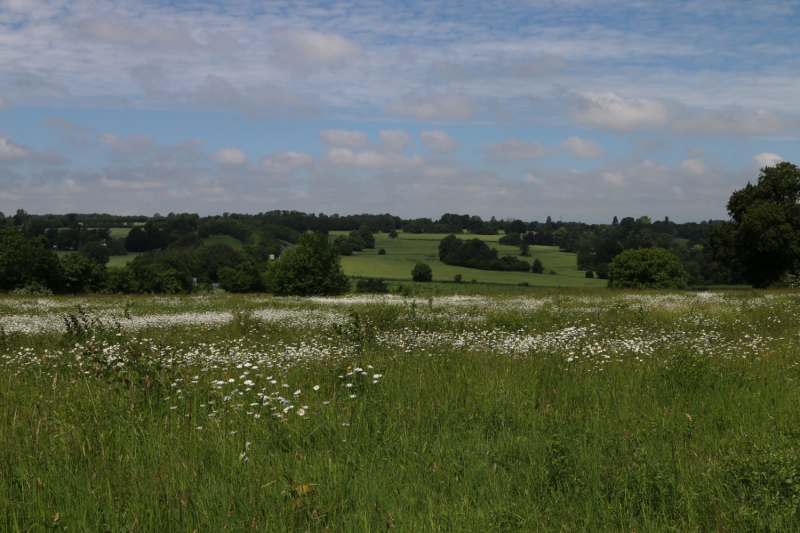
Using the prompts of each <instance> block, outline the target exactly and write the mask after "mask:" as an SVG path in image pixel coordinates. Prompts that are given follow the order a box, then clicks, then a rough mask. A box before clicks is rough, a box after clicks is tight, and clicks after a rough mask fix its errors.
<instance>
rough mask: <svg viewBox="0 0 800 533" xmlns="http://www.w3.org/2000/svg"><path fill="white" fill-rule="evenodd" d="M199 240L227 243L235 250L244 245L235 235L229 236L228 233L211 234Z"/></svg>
mask: <svg viewBox="0 0 800 533" xmlns="http://www.w3.org/2000/svg"><path fill="white" fill-rule="evenodd" d="M201 240H202V241H203V243H204V244H227V245H228V246H230V247H231V248H233V249H235V250H236V249H239V248H241V247H242V246H244V243H243V242H242V241H240V240H239V239H237V238H236V237H231V236H230V235H212V236H210V237H206V238H205V239H201Z"/></svg>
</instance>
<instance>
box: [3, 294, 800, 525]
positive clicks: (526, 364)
mask: <svg viewBox="0 0 800 533" xmlns="http://www.w3.org/2000/svg"><path fill="white" fill-rule="evenodd" d="M629 296H630V295H629V294H617V295H612V296H606V295H603V296H590V297H585V296H582V295H581V293H577V292H575V291H572V292H569V293H552V294H551V295H550V296H549V297H547V298H546V299H545V300H543V301H542V303H541V305H539V304H537V305H536V306H535V307H533V308H531V309H527V310H522V309H521V308H520V305H521V304H520V303H519V300H516V299H504V298H496V299H491V300H477V301H476V302H475V304H474V307H469V306H468V305H467V306H463V305H462V307H460V308H459V309H458V310H456V311H453V310H452V309H448V308H449V307H452V303H447V302H443V303H441V304H439V303H437V300H436V299H431V300H418V301H416V302H413V303H411V302H406V303H404V304H395V303H392V304H387V303H381V302H375V303H362V302H352V303H347V302H344V303H343V304H342V305H341V306H339V307H336V306H334V307H336V309H340V308H341V310H342V313H341V314H340V315H337V317H338V318H337V320H338V322H336V323H335V324H334V325H332V326H330V327H327V326H325V327H322V326H308V327H296V326H288V325H286V324H285V323H284V324H282V323H280V322H270V321H268V320H261V319H259V318H257V317H256V315H255V312H256V311H257V310H258V309H260V308H262V307H263V306H265V305H267V306H274V307H277V308H298V309H304V310H308V311H309V312H311V311H312V310H317V311H319V310H325V309H327V308H328V307H330V304H316V303H313V302H309V301H285V300H276V301H275V302H271V301H264V300H258V301H255V300H248V299H246V298H242V299H235V298H234V299H231V298H227V299H220V300H213V302H212V305H214V306H219V307H220V308H226V309H229V310H232V311H233V314H232V318H231V319H230V320H228V321H226V322H221V323H220V324H218V325H215V326H213V327H207V326H205V327H196V326H192V325H191V324H189V325H186V326H172V327H168V328H158V327H152V328H149V329H139V330H132V329H125V327H124V320H122V321H121V324H122V327H121V328H116V327H115V326H114V325H113V324H108V325H103V324H101V323H99V322H90V323H88V325H87V327H86V328H84V329H83V330H75V329H74V328H73V330H70V331H50V332H41V333H30V334H24V335H21V334H15V335H4V336H2V344H1V345H0V348H1V349H2V357H3V360H4V361H5V366H4V367H3V376H4V379H3V383H2V388H1V389H0V391H2V392H0V409H1V410H0V413H2V414H1V416H0V469H1V471H2V475H0V530H2V531H9V532H16V531H50V530H54V531H55V530H59V531H64V530H66V531H92V532H94V531H113V532H117V531H132V530H136V531H187V532H192V531H300V532H303V531H320V532H322V531H391V530H397V531H583V530H586V531H635V532H644V531H795V530H798V529H800V518H798V515H797V511H798V506H800V485H798V484H800V458H799V457H798V454H800V439H798V437H800V429H798V428H800V410H798V401H799V400H800V394H799V393H798V390H797V389H798V387H797V383H798V377H800V376H798V374H799V372H798V366H797V363H798V357H797V356H798V351H797V347H796V338H797V337H796V334H797V332H798V331H799V328H798V326H800V314H799V313H800V305H799V304H798V300H797V299H796V298H795V297H794V295H792V294H790V293H780V294H773V295H771V297H769V298H764V297H763V295H762V294H758V293H746V294H740V295H729V296H728V297H727V298H726V299H723V300H718V301H715V302H713V303H711V304H709V303H707V302H705V301H704V300H703V299H701V298H695V297H693V296H683V295H670V294H656V295H644V296H641V298H639V297H638V296H637V297H635V298H630V297H629ZM672 296H675V298H678V299H679V300H680V301H679V304H676V305H671V304H669V305H668V303H669V302H672V300H670V298H672ZM651 297H652V298H654V299H655V300H654V302H655V303H652V305H651V304H648V298H651ZM637 298H638V299H637ZM659 298H661V299H660V300H659ZM693 298H694V299H693ZM162 300H163V299H160V300H153V302H152V308H151V307H149V306H148V300H147V299H145V298H141V299H137V300H136V302H137V306H136V307H135V308H133V312H134V313H140V314H147V313H154V312H155V311H154V310H153V309H156V308H158V309H161V307H159V306H161V305H162V304H163V302H162ZM15 302H19V300H18V299H17V300H14V301H10V302H9V301H7V302H5V303H6V304H8V306H7V309H12V308H14V305H15ZM159 302H161V303H159ZM665 302H666V303H665ZM92 303H93V302H92V301H91V299H87V301H86V304H87V306H89V307H90V308H91V305H92ZM111 303H112V304H113V303H115V302H114V300H113V299H112V300H111ZM116 303H117V304H118V307H119V308H122V307H123V305H124V303H123V299H119V300H117V301H116ZM326 306H328V307H326ZM183 308H185V306H181V307H180V309H183ZM126 309H127V310H128V312H131V308H130V306H128V307H126ZM570 328H573V329H570ZM581 328H584V329H585V332H584V333H582V336H576V334H573V333H569V335H572V336H568V335H567V333H563V332H570V331H575V330H580V331H584V330H581ZM591 331H594V332H595V333H588V332H591ZM556 334H558V335H564V336H563V339H564V340H563V346H561V347H559V344H558V343H556V344H554V345H552V346H553V347H552V348H548V349H538V348H537V349H533V348H532V349H525V350H516V351H509V350H505V349H503V348H502V346H503V343H505V345H508V342H510V341H509V339H512V338H515V339H516V338H519V339H522V338H528V337H531V338H532V337H536V336H537V335H556ZM390 335H402V336H403V339H404V341H403V342H402V343H401V342H399V341H398V342H395V341H391V342H390V341H389V340H387V339H389V338H390ZM467 335H469V337H464V336H467ZM662 335H663V338H664V339H665V340H664V341H663V342H660V343H657V344H654V345H652V348H650V349H649V351H648V352H647V354H646V355H644V354H643V353H642V351H641V350H640V351H635V350H628V351H626V350H618V351H616V352H613V351H610V350H606V351H605V352H602V351H597V353H598V354H601V355H597V356H593V355H592V353H593V352H592V350H595V348H594V344H593V343H594V342H595V340H596V339H601V340H602V339H603V338H607V339H619V340H620V342H621V341H626V342H629V343H631V346H634V347H640V346H645V344H644V340H643V339H645V338H651V337H652V338H658V337H660V336H662ZM437 336H438V337H437ZM458 336H461V337H458ZM648 336H649V337H648ZM456 337H458V338H470V339H474V342H473V343H472V344H471V345H468V346H467V345H457V344H454V343H452V342H450V341H449V340H448V339H453V338H456ZM501 337H502V339H501V341H502V342H495V341H493V340H492V339H494V338H501ZM755 337H758V339H756V340H754V339H755ZM393 338H394V337H393ZM437 338H441V339H443V340H442V341H441V342H439V341H437V340H435V339H437ZM554 338H556V337H554ZM557 338H562V337H557ZM423 339H425V340H424V341H423ZM431 339H434V340H431ZM576 339H577V340H576ZM181 343H183V344H181ZM637 343H638V344H637ZM210 344H213V345H214V350H215V351H214V350H210V349H207V345H210ZM600 344H602V343H600ZM278 345H279V346H282V347H285V348H282V349H281V350H273V352H269V353H272V354H274V357H273V356H270V357H273V358H272V359H270V358H268V357H266V356H264V355H263V354H265V353H267V350H269V349H272V348H274V347H275V346H278ZM304 346H305V347H306V348H303V347H304ZM312 346H315V347H323V346H325V347H329V348H330V353H329V354H328V355H322V356H314V357H306V356H304V355H302V354H303V353H306V352H304V351H303V350H306V349H307V348H308V347H312ZM575 346H579V347H580V348H579V349H576V348H575ZM292 347H299V348H297V351H292V350H295V348H292ZM732 347H735V348H736V349H733V348H732ZM562 348H563V349H562ZM308 349H310V348H308ZM596 350H599V348H597V349H596ZM642 350H643V349H642ZM701 352H702V353H701ZM194 353H200V354H205V355H202V357H197V358H195V359H192V357H194V356H192V355H191V354H194ZM602 353H605V354H612V355H609V357H608V358H606V357H605V356H604V355H602ZM109 354H114V355H113V357H110V356H109ZM209 354H212V355H209ZM257 354H261V355H260V356H259V355H257ZM292 354H294V355H292ZM79 358H80V359H79ZM570 359H571V360H570ZM268 360H269V361H270V362H271V364H272V366H267V363H265V362H264V361H268ZM242 361H262V362H261V363H260V368H258V369H257V370H251V371H250V372H249V374H248V375H247V376H246V377H247V378H251V379H252V380H253V381H254V385H253V386H252V387H250V388H251V389H252V390H245V387H244V385H241V383H243V382H244V381H243V379H242V376H241V374H242V372H244V371H246V370H247V369H248V368H252V367H247V366H242V367H241V368H238V365H240V364H242ZM120 362H123V363H124V364H123V365H121V366H120V365H119V363H120ZM256 364H257V363H256ZM214 365H216V366H217V368H213V366H214ZM370 367H371V368H370ZM356 368H361V369H363V371H366V372H367V375H366V376H365V375H363V374H362V373H361V372H358V371H355V369H356ZM257 374H261V375H262V377H258V376H257ZM348 374H350V375H348ZM374 375H380V377H377V378H373V376H374ZM195 376H197V379H193V378H194V377H195ZM267 376H270V377H272V378H273V380H275V381H276V382H277V383H276V384H275V385H272V384H271V383H270V381H271V380H268V379H267ZM339 376H342V377H339ZM229 379H234V380H235V383H234V384H232V385H230V387H234V386H235V387H236V392H232V391H231V389H230V388H223V389H219V388H217V387H218V386H217V385H215V383H217V382H219V381H225V382H226V383H227V381H228V380H229ZM374 381H377V383H373V382H374ZM193 382H194V383H193ZM348 383H349V384H351V385H352V387H347V386H346V385H347V384H348ZM282 384H287V385H289V386H288V387H282V386H281V385H282ZM316 385H318V386H319V390H316V391H315V390H314V386H316ZM262 388H264V389H265V390H266V392H270V391H277V392H276V394H277V393H280V394H282V395H285V396H287V397H288V398H289V399H290V400H291V403H293V404H294V407H293V408H292V409H290V410H289V411H288V412H287V413H283V409H280V408H278V409H276V410H275V411H273V410H271V409H269V408H268V407H265V406H264V405H262V404H259V405H258V406H256V407H252V406H250V403H251V400H253V399H254V395H255V393H256V392H258V391H260V390H261V389H262ZM178 390H180V391H181V392H180V393H177V392H176V391H178ZM295 390H300V391H301V392H300V393H299V394H297V395H296V396H292V395H293V393H294V391H295ZM239 392H241V393H242V394H241V395H239ZM351 395H355V398H351V397H350V396H351ZM179 396H181V397H182V399H181V400H177V398H178V397H179ZM228 397H232V398H233V399H231V400H228V401H225V398H228ZM165 398H170V399H169V400H165ZM236 398H240V399H239V400H237V399H236ZM256 399H257V398H256ZM211 401H214V402H215V403H214V404H213V406H212V404H210V403H209V402H211ZM323 402H329V403H327V404H325V403H323ZM239 404H242V406H241V407H239V408H237V405H239ZM279 405H280V407H283V406H284V405H286V404H283V403H281V404H279ZM303 405H307V406H308V408H307V409H306V410H305V412H304V414H303V416H299V414H298V411H299V409H300V408H301V407H302V406H303ZM173 407H174V408H173ZM214 411H216V412H214ZM210 414H211V415H214V416H209V415H210ZM254 414H260V415H261V416H260V417H259V418H256V417H255V416H254ZM275 414H278V415H279V416H274V415H275Z"/></svg>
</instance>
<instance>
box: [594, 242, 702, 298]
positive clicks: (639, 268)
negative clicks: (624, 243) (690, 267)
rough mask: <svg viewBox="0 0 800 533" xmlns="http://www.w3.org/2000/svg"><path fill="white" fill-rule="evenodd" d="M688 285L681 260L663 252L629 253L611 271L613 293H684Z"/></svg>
mask: <svg viewBox="0 0 800 533" xmlns="http://www.w3.org/2000/svg"><path fill="white" fill-rule="evenodd" d="M688 281H689V274H688V273H687V272H686V270H685V269H684V268H683V265H681V262H680V260H679V259H678V258H677V257H675V255H673V254H671V253H670V252H668V251H667V250H664V249H663V248H640V249H638V250H626V251H624V252H622V253H621V254H619V255H618V256H617V257H615V258H614V260H613V261H612V262H611V265H610V266H609V268H608V287H609V288H612V289H680V288H685V287H686V286H687V283H688Z"/></svg>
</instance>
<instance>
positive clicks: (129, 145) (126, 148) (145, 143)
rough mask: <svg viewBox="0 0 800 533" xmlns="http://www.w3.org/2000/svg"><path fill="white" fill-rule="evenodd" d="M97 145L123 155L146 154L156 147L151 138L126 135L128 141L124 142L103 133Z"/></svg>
mask: <svg viewBox="0 0 800 533" xmlns="http://www.w3.org/2000/svg"><path fill="white" fill-rule="evenodd" d="M98 143H100V144H101V145H102V146H109V147H111V148H113V149H114V150H115V151H117V152H121V153H125V154H142V153H148V152H150V151H152V150H153V149H154V148H155V146H156V145H155V141H153V138H152V137H150V136H149V135H141V134H130V135H128V140H127V141H125V140H123V139H120V138H119V137H117V136H116V135H114V134H112V133H103V134H102V135H100V138H99V139H98Z"/></svg>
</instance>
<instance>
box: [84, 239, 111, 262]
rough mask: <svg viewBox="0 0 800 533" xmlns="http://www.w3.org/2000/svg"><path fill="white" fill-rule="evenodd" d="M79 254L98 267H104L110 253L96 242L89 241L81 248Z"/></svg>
mask: <svg viewBox="0 0 800 533" xmlns="http://www.w3.org/2000/svg"><path fill="white" fill-rule="evenodd" d="M80 254H81V255H82V256H84V257H86V258H88V259H91V260H92V261H94V262H95V263H97V264H98V265H103V266H105V265H106V264H108V260H109V259H110V258H111V253H110V252H109V251H108V248H106V247H105V246H103V245H102V244H100V243H99V242H98V241H89V242H87V243H86V244H84V245H83V246H82V247H81V251H80Z"/></svg>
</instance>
